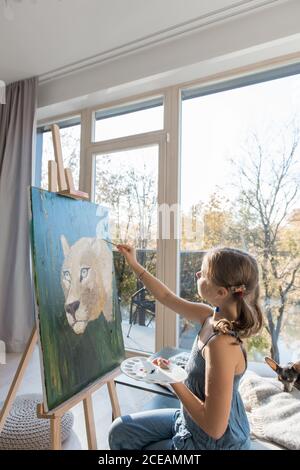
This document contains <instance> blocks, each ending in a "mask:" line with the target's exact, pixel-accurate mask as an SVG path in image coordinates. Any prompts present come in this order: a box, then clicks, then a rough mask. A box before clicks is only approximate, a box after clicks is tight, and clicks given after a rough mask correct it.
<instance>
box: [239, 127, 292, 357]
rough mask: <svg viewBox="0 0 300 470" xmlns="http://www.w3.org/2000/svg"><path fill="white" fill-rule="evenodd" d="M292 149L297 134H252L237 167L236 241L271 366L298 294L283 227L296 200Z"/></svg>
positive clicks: (289, 238)
mask: <svg viewBox="0 0 300 470" xmlns="http://www.w3.org/2000/svg"><path fill="white" fill-rule="evenodd" d="M287 142H289V143H287ZM298 148H299V129H297V128H293V129H292V131H291V129H290V132H289V133H285V134H284V135H281V134H277V135H273V138H272V140H271V142H270V141H264V140H263V139H261V138H259V137H258V135H257V134H253V135H252V136H251V138H250V139H249V141H248V143H247V147H246V149H245V150H244V152H243V157H242V159H241V160H240V161H239V163H238V173H239V190H240V195H239V200H238V208H239V209H238V211H237V215H236V217H237V218H239V222H240V223H239V224H238V225H239V227H240V229H239V230H240V238H241V243H242V245H243V246H244V248H245V249H247V250H248V251H250V252H252V253H255V255H256V258H257V260H258V262H259V265H260V270H261V280H262V283H261V286H262V294H263V307H264V312H265V315H266V325H265V327H266V329H267V332H268V333H269V335H270V338H271V355H272V357H273V358H274V359H275V360H276V361H277V362H279V360H280V357H279V349H278V339H279V335H280V332H281V329H282V325H283V319H284V314H285V312H286V309H287V306H288V305H289V303H290V302H291V299H292V295H293V292H295V291H296V290H297V289H298V286H297V282H298V279H297V278H298V275H299V269H300V245H299V237H298V236H297V234H296V233H295V231H292V230H288V227H287V225H288V224H287V223H288V218H289V216H290V215H291V213H292V210H293V208H294V207H295V203H296V202H297V198H298V180H299V167H298V163H297V151H298Z"/></svg>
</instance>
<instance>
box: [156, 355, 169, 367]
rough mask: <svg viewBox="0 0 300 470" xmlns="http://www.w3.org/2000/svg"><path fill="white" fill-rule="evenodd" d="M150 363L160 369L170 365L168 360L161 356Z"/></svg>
mask: <svg viewBox="0 0 300 470" xmlns="http://www.w3.org/2000/svg"><path fill="white" fill-rule="evenodd" d="M152 363H153V364H155V365H156V366H158V367H160V368H161V369H169V365H170V361H169V360H168V359H164V358H163V357H157V358H156V359H154V360H153V361H152Z"/></svg>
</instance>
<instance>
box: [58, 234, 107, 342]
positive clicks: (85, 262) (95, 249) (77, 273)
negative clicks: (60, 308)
mask: <svg viewBox="0 0 300 470" xmlns="http://www.w3.org/2000/svg"><path fill="white" fill-rule="evenodd" d="M61 243H62V248H63V252H64V256H65V259H64V263H63V266H62V270H61V285H62V288H63V291H64V295H65V312H66V315H67V320H68V323H69V325H70V327H71V328H72V329H73V331H74V333H76V334H77V335H79V334H83V333H84V332H85V329H86V327H87V324H88V323H89V322H90V321H93V320H96V319H97V318H98V317H99V316H100V315H101V314H103V315H104V317H105V318H106V320H107V321H111V320H112V272H113V268H112V256H111V251H110V249H109V247H108V246H107V243H106V242H105V241H104V240H100V239H97V238H81V239H80V240H78V241H77V242H76V243H74V245H72V246H71V247H70V246H69V244H68V242H67V240H66V237H65V236H64V235H62V236H61Z"/></svg>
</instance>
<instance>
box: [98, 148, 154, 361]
mask: <svg viewBox="0 0 300 470" xmlns="http://www.w3.org/2000/svg"><path fill="white" fill-rule="evenodd" d="M158 156H159V146H158V145H151V146H148V147H142V148H135V149H132V150H122V151H118V152H111V153H105V154H97V155H95V183H94V188H95V190H94V193H95V202H96V203H98V204H102V205H104V206H106V207H109V209H110V228H111V238H112V241H113V242H115V243H130V244H132V245H133V246H135V247H136V249H137V259H138V261H139V262H140V264H142V265H143V266H144V267H145V268H147V269H148V270H149V271H150V272H151V273H152V274H153V275H155V273H156V238H157V192H158ZM114 263H115V270H116V277H117V287H118V292H119V299H120V307H121V312H122V328H123V334H124V341H125V346H126V348H128V349H135V350H140V351H146V352H154V350H155V325H156V309H155V307H156V306H155V300H154V298H153V297H151V295H150V293H149V292H147V291H146V290H144V289H143V284H142V283H141V282H140V281H139V280H138V279H137V278H136V276H135V275H134V274H133V273H132V270H131V268H130V267H129V266H128V265H127V263H126V262H125V260H124V257H123V255H121V253H120V252H118V251H117V250H115V251H114Z"/></svg>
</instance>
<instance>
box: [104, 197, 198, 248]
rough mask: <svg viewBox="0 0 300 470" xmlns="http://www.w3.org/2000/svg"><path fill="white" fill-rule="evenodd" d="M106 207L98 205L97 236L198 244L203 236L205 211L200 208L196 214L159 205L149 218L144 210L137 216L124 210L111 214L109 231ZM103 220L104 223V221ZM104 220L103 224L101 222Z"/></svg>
mask: <svg viewBox="0 0 300 470" xmlns="http://www.w3.org/2000/svg"><path fill="white" fill-rule="evenodd" d="M109 212H110V211H109V209H107V208H104V207H103V206H101V205H99V206H98V209H97V216H98V217H99V219H100V220H99V223H98V226H97V237H98V238H107V237H108V236H109V235H110V236H111V238H112V239H114V240H128V239H139V240H143V241H147V242H151V241H155V240H157V239H160V240H185V241H186V242H195V243H198V244H199V246H200V245H201V244H202V243H203V239H204V220H205V219H204V213H203V211H202V210H201V209H199V210H198V212H197V214H196V215H195V214H183V212H182V211H181V207H180V204H172V205H169V204H160V205H159V206H158V208H157V211H156V213H154V214H152V215H151V217H150V216H149V214H148V213H147V212H145V213H144V214H140V215H139V217H132V216H130V215H128V212H127V210H126V209H124V211H122V210H119V211H118V214H115V213H114V212H113V211H111V213H110V221H109V231H110V234H108V224H107V216H108V213H109ZM104 221H105V222H104ZM103 222H104V223H103Z"/></svg>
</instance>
